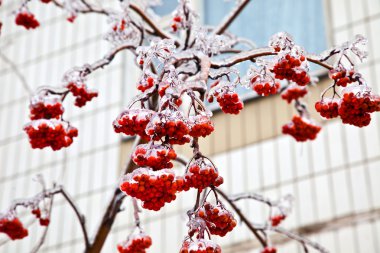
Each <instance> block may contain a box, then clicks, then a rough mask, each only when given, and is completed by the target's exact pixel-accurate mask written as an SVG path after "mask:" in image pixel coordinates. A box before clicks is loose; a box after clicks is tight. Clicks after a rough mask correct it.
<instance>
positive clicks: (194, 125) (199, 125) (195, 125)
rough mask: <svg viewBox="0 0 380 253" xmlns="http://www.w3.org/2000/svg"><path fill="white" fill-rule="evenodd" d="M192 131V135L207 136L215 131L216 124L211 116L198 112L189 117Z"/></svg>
mask: <svg viewBox="0 0 380 253" xmlns="http://www.w3.org/2000/svg"><path fill="white" fill-rule="evenodd" d="M189 124H190V132H189V134H190V135H191V136H192V137H201V136H202V137H206V136H208V135H210V134H211V133H212V132H213V131H214V124H213V123H212V121H211V119H210V117H209V116H207V115H205V114H198V115H195V116H190V117H189Z"/></svg>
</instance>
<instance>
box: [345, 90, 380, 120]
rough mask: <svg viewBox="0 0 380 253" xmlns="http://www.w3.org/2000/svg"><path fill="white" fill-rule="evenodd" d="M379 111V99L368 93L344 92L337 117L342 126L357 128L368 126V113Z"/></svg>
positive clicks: (369, 117)
mask: <svg viewBox="0 0 380 253" xmlns="http://www.w3.org/2000/svg"><path fill="white" fill-rule="evenodd" d="M375 111H380V98H379V97H377V96H373V95H371V94H370V92H368V91H364V92H360V91H359V92H354V91H350V92H346V93H344V94H343V98H342V101H341V103H340V106H339V111H338V112H339V116H340V118H341V119H342V122H343V123H344V124H350V125H354V126H357V127H363V126H367V125H369V123H370V122H371V115H370V113H372V112H375Z"/></svg>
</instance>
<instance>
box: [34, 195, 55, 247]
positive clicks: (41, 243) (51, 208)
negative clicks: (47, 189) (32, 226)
mask: <svg viewBox="0 0 380 253" xmlns="http://www.w3.org/2000/svg"><path fill="white" fill-rule="evenodd" d="M53 203H54V195H53V196H51V198H50V202H49V214H48V218H49V219H50V220H51V213H52V210H53ZM49 227H50V223H49V224H48V225H47V226H46V227H45V229H44V232H43V233H42V236H41V238H40V240H39V241H38V244H37V245H36V246H34V248H33V249H32V251H31V252H30V253H37V252H38V251H39V250H40V249H41V247H42V245H43V244H44V242H45V240H46V236H47V233H48V231H49Z"/></svg>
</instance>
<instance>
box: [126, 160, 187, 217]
mask: <svg viewBox="0 0 380 253" xmlns="http://www.w3.org/2000/svg"><path fill="white" fill-rule="evenodd" d="M120 189H121V190H122V191H123V192H124V193H125V194H127V195H129V196H131V197H135V198H137V199H139V200H141V201H143V208H145V209H149V210H154V211H158V210H160V209H161V207H163V206H164V205H165V203H170V202H172V201H173V200H175V199H176V193H177V192H179V191H182V190H188V187H187V186H186V185H185V181H184V180H183V178H182V177H176V176H175V173H174V171H173V170H170V169H162V170H159V171H152V170H150V169H148V168H145V167H143V168H138V169H136V170H134V171H133V172H132V173H129V174H127V175H126V176H125V177H124V179H123V180H122V183H121V184H120Z"/></svg>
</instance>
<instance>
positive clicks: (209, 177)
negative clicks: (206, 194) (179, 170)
mask: <svg viewBox="0 0 380 253" xmlns="http://www.w3.org/2000/svg"><path fill="white" fill-rule="evenodd" d="M185 180H186V184H187V185H188V186H189V187H192V188H196V189H198V190H200V191H201V190H203V189H205V188H207V187H209V186H211V185H213V186H219V185H221V184H222V183H223V178H222V177H221V176H219V173H218V171H217V169H216V168H215V167H214V165H212V164H211V163H210V162H209V161H207V160H205V159H204V158H199V159H196V160H195V161H194V162H193V163H191V164H190V166H189V168H188V171H187V172H186V173H185Z"/></svg>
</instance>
